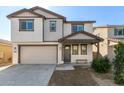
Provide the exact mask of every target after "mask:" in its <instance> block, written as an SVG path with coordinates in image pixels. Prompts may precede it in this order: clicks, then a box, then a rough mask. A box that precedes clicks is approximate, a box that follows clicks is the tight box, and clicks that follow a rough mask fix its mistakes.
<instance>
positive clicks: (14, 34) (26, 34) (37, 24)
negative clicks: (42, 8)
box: [11, 18, 43, 42]
mask: <svg viewBox="0 0 124 93" xmlns="http://www.w3.org/2000/svg"><path fill="white" fill-rule="evenodd" d="M20 19H32V18H20ZM33 19H34V31H19V18H12V19H11V40H12V42H42V40H43V39H42V38H43V37H42V35H43V32H42V31H43V19H42V18H33Z"/></svg>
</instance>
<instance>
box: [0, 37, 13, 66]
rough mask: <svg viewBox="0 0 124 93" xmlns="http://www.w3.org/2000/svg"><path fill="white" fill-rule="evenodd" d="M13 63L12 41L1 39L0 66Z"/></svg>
mask: <svg viewBox="0 0 124 93" xmlns="http://www.w3.org/2000/svg"><path fill="white" fill-rule="evenodd" d="M11 61H12V45H11V42H10V41H7V40H3V39H0V64H1V63H6V62H11Z"/></svg>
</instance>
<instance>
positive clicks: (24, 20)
mask: <svg viewBox="0 0 124 93" xmlns="http://www.w3.org/2000/svg"><path fill="white" fill-rule="evenodd" d="M26 21H32V29H22V28H21V22H26ZM26 25H27V23H26ZM19 31H29V32H30V31H34V19H19Z"/></svg>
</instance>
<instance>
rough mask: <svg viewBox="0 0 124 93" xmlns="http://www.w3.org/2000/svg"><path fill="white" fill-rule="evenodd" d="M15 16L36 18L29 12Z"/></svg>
mask: <svg viewBox="0 0 124 93" xmlns="http://www.w3.org/2000/svg"><path fill="white" fill-rule="evenodd" d="M16 16H33V17H37V15H34V14H32V13H30V12H23V13H21V14H18V15H16Z"/></svg>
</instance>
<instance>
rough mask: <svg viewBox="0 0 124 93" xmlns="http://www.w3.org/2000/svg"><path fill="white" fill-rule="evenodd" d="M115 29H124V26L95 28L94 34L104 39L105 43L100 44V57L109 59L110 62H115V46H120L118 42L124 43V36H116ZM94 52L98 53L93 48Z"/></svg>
mask: <svg viewBox="0 0 124 93" xmlns="http://www.w3.org/2000/svg"><path fill="white" fill-rule="evenodd" d="M115 28H124V26H119V25H118V26H103V27H101V26H100V27H96V28H94V32H93V33H94V34H95V35H98V36H100V37H102V38H103V39H104V41H103V42H101V43H100V55H101V56H102V57H105V56H106V57H108V58H109V59H110V61H113V59H114V57H115V53H114V46H115V45H116V44H118V41H120V40H121V41H123V38H124V36H123V35H122V36H115V35H114V29H115ZM93 51H94V52H96V47H95V46H93Z"/></svg>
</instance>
